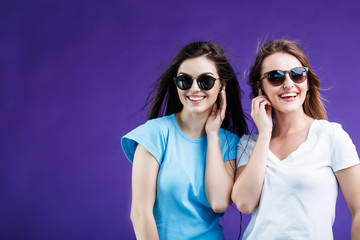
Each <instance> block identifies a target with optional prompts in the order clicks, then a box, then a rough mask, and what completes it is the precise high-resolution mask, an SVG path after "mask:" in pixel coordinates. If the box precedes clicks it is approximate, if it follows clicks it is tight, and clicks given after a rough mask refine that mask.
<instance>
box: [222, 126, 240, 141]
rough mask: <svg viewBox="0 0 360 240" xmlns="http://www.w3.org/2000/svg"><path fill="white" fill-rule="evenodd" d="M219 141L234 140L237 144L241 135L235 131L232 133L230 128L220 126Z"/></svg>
mask: <svg viewBox="0 0 360 240" xmlns="http://www.w3.org/2000/svg"><path fill="white" fill-rule="evenodd" d="M219 141H220V142H222V141H228V142H231V143H233V142H234V143H235V144H237V142H238V141H239V137H238V135H236V134H235V133H232V132H230V131H228V130H225V129H222V128H220V131H219Z"/></svg>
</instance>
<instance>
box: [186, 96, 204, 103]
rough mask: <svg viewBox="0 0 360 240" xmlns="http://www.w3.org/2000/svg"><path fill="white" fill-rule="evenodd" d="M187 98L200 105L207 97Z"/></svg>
mask: <svg viewBox="0 0 360 240" xmlns="http://www.w3.org/2000/svg"><path fill="white" fill-rule="evenodd" d="M187 98H188V99H190V101H191V102H194V103H199V102H201V100H203V99H204V98H205V96H188V97H187Z"/></svg>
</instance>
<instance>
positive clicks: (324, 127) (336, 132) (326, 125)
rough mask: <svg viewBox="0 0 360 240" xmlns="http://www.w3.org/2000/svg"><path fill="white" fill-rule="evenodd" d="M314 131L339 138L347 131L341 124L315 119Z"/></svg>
mask: <svg viewBox="0 0 360 240" xmlns="http://www.w3.org/2000/svg"><path fill="white" fill-rule="evenodd" d="M314 124H315V132H316V133H317V134H318V135H319V134H321V135H326V136H328V137H330V138H332V139H333V138H341V137H342V136H343V135H347V133H346V132H345V131H344V129H343V128H342V126H341V124H339V123H336V122H329V121H328V120H323V119H322V120H316V122H315V123H314Z"/></svg>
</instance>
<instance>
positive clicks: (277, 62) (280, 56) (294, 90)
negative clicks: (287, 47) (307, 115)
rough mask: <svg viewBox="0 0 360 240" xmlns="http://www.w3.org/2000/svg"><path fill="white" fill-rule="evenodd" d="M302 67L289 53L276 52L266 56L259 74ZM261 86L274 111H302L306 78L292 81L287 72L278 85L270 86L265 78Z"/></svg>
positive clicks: (306, 88) (306, 87) (306, 85)
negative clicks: (300, 80) (282, 81)
mask: <svg viewBox="0 0 360 240" xmlns="http://www.w3.org/2000/svg"><path fill="white" fill-rule="evenodd" d="M296 67H302V64H301V63H300V61H299V60H298V59H297V58H296V57H294V56H293V55H291V54H288V53H283V52H277V53H274V54H272V55H270V56H268V57H266V58H265V59H264V61H263V63H262V68H261V74H262V75H263V74H264V73H266V72H269V71H272V70H283V71H288V70H290V69H293V68H296ZM261 86H262V89H263V90H264V92H265V93H266V95H267V97H268V98H269V100H270V102H271V105H272V107H273V108H274V111H278V112H282V113H290V112H298V111H302V112H303V108H302V105H303V103H304V101H305V97H306V93H307V90H308V80H307V79H306V80H305V81H304V82H302V83H298V84H297V83H294V82H293V81H292V80H291V79H290V76H289V74H288V73H286V74H285V81H284V83H283V84H281V85H280V86H272V85H270V84H269V82H268V81H267V79H266V78H264V79H263V80H262V81H261Z"/></svg>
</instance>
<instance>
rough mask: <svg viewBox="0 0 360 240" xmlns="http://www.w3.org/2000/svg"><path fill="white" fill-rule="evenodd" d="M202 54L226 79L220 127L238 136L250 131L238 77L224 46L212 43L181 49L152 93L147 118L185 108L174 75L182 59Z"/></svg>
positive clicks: (197, 44)
mask: <svg viewBox="0 0 360 240" xmlns="http://www.w3.org/2000/svg"><path fill="white" fill-rule="evenodd" d="M201 56H206V57H207V58H208V59H209V60H211V61H213V62H214V64H215V66H216V69H217V72H218V74H219V77H220V79H221V81H224V82H226V88H225V89H226V101H227V107H226V112H225V118H224V121H223V122H222V125H221V127H222V128H223V129H226V130H229V131H231V132H233V133H235V134H237V135H238V136H242V135H243V134H244V133H248V127H247V124H246V121H245V118H246V117H245V115H244V112H243V109H242V105H241V99H240V86H239V82H238V80H237V76H236V74H235V72H234V69H233V68H232V67H231V65H230V63H229V62H228V60H227V59H226V57H225V54H224V52H223V50H222V48H221V47H220V46H219V45H217V44H216V43H212V42H204V41H197V42H192V43H190V44H188V45H186V46H185V47H184V48H182V49H181V50H180V51H179V53H178V54H177V55H176V56H175V58H174V59H173V61H172V62H171V64H170V65H169V66H168V68H167V69H166V70H165V72H164V73H163V74H162V75H161V76H160V77H159V79H158V81H157V82H156V84H155V86H154V88H153V90H152V91H151V92H150V94H149V97H148V100H147V103H146V105H147V104H150V103H151V107H150V110H149V113H148V119H153V118H157V117H161V116H164V115H171V114H173V113H177V112H179V111H181V110H182V108H183V105H182V103H181V102H180V99H179V96H178V93H177V89H176V85H175V82H174V77H176V74H177V71H178V69H179V67H180V65H181V63H182V62H183V61H185V60H187V59H190V58H196V57H201ZM152 96H153V97H152Z"/></svg>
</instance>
